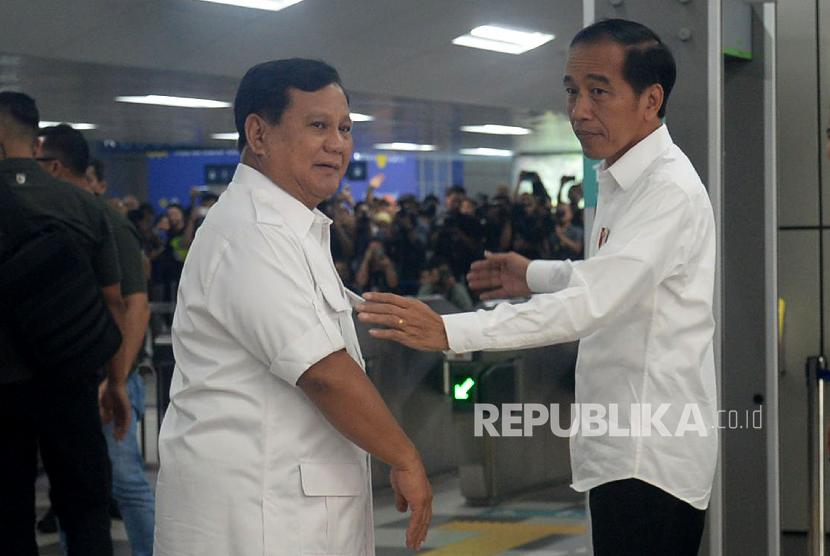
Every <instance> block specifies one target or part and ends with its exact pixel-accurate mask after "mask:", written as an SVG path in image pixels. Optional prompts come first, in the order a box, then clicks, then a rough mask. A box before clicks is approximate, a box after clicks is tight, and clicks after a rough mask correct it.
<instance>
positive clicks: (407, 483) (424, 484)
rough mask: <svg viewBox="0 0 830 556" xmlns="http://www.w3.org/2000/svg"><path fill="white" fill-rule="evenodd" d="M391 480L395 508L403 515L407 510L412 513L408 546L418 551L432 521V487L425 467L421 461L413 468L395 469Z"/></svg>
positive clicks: (408, 532)
mask: <svg viewBox="0 0 830 556" xmlns="http://www.w3.org/2000/svg"><path fill="white" fill-rule="evenodd" d="M389 479H390V481H391V482H392V490H394V491H395V508H397V510H398V511H399V512H401V513H403V512H405V511H406V510H407V508H408V509H410V510H411V512H412V513H411V515H410V517H409V526H408V527H407V528H406V546H407V547H409V548H412V549H415V550H418V549H419V548H421V545H422V544H423V542H424V540H426V537H427V529H429V522H430V521H431V520H432V487H430V485H429V481H428V480H427V476H426V473H425V472H424V467H423V466H422V465H421V462H420V461H418V462H417V465H415V466H413V467H411V468H396V467H393V468H392V471H391V472H390V473H389Z"/></svg>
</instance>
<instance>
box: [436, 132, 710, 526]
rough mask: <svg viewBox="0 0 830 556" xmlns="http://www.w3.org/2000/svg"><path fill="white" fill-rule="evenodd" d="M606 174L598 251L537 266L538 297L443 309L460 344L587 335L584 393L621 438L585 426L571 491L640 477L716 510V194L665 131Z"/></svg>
mask: <svg viewBox="0 0 830 556" xmlns="http://www.w3.org/2000/svg"><path fill="white" fill-rule="evenodd" d="M598 181H599V201H598V206H597V210H596V218H595V221H594V226H593V231H592V233H591V240H590V245H589V249H590V255H591V256H590V258H589V259H587V260H585V261H575V262H571V261H534V262H533V263H531V264H530V267H529V268H528V271H527V282H528V285H529V287H530V289H531V291H533V292H534V293H538V294H539V295H534V296H532V297H531V299H530V300H529V301H528V302H526V303H522V304H518V305H509V304H500V305H499V306H497V307H496V308H495V309H494V310H492V311H477V312H475V313H465V314H459V315H448V316H445V317H443V318H444V323H445V325H446V330H447V336H448V339H449V345H450V349H451V350H453V351H456V352H466V351H475V350H487V349H517V348H527V347H534V346H542V345H548V344H554V343H559V342H568V341H573V340H576V339H579V338H581V339H582V341H581V343H580V346H579V357H578V360H577V367H576V401H577V403H578V404H599V405H600V406H602V408H603V409H599V408H597V407H594V409H592V410H591V411H594V413H593V414H594V415H596V414H597V413H596V411H600V412H605V413H606V417H605V419H604V422H605V423H606V424H607V425H608V428H609V430H611V429H612V428H613V430H614V431H615V433H616V434H610V433H606V434H600V435H593V434H594V433H595V432H596V431H597V430H600V429H597V428H594V429H593V432H591V433H590V434H586V427H584V426H582V427H580V428H579V429H578V433H577V434H576V435H575V436H573V437H572V438H571V467H572V472H573V485H572V486H573V487H574V488H575V489H576V490H580V491H583V490H588V489H590V488H593V487H596V486H599V485H601V484H603V483H606V482H609V481H615V480H620V479H629V478H636V479H640V480H642V481H645V482H647V483H650V484H652V485H655V486H657V487H659V488H661V489H663V490H664V491H666V492H668V493H669V494H672V495H674V496H675V497H677V498H679V499H681V500H684V501H686V502H688V503H689V504H691V505H692V506H694V507H695V508H699V509H705V508H706V507H707V505H708V502H709V497H710V494H711V489H712V479H713V476H714V470H715V464H716V460H717V447H718V438H717V395H716V382H715V365H714V355H713V349H712V341H713V334H714V328H715V322H714V318H713V315H712V296H713V290H714V277H715V223H714V217H713V213H712V207H711V204H710V202H709V197H708V195H707V192H706V189H705V188H704V186H703V184H702V183H701V181H700V178H699V177H698V175H697V173H696V172H695V170H694V168H693V167H692V164H691V163H690V162H689V160H688V158H686V156H685V155H684V154H683V152H682V151H681V150H680V149H679V148H678V147H677V146H676V145H674V143H673V142H672V140H671V137H670V136H669V132H668V130H667V129H666V126H661V127H660V128H658V129H657V130H656V131H654V132H653V133H651V134H650V135H649V136H648V137H646V138H645V139H643V140H642V141H640V142H639V143H637V144H636V145H635V146H634V147H632V148H631V149H630V150H629V151H628V152H627V153H625V154H624V155H623V156H622V157H620V159H619V160H617V162H616V163H614V164H613V165H612V166H610V167H608V168H605V167H604V166H603V167H602V168H601V169H600V170H599V172H598ZM585 410H586V407H584V406H583V407H582V408H581V410H580V413H581V414H582V413H584V412H585ZM560 413H566V412H565V410H562V411H560ZM649 418H650V419H649ZM583 424H584V423H583ZM626 429H628V430H629V433H628V434H626V432H625V431H626ZM678 432H680V433H681V434H680V435H676V433H678ZM649 433H650V435H649ZM666 433H668V435H666Z"/></svg>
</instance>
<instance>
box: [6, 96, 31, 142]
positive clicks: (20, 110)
mask: <svg viewBox="0 0 830 556" xmlns="http://www.w3.org/2000/svg"><path fill="white" fill-rule="evenodd" d="M0 113H3V114H6V115H8V116H10V117H11V118H12V120H14V121H15V122H16V123H17V124H18V125H20V126H21V128H22V129H25V130H26V131H27V132H30V135H31V138H32V139H33V140H34V139H35V138H36V137H37V129H38V125H39V123H40V113H39V112H38V109H37V104H35V99H33V98H32V97H30V96H29V95H27V94H26V93H18V92H16V91H2V92H0Z"/></svg>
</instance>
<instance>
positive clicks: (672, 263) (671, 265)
mask: <svg viewBox="0 0 830 556" xmlns="http://www.w3.org/2000/svg"><path fill="white" fill-rule="evenodd" d="M648 195H649V197H650V198H643V199H640V202H638V203H635V204H634V205H633V206H632V207H631V208H630V209H629V211H628V212H627V213H626V214H625V215H624V216H623V217H622V218H621V222H620V225H618V226H617V227H616V229H615V230H613V231H612V233H611V235H610V236H609V239H608V241H607V243H606V244H605V245H604V246H603V247H602V249H600V250H599V251H598V252H597V253H596V255H594V256H593V257H592V258H590V259H588V260H586V261H577V262H573V263H571V262H568V263H567V264H568V265H570V276H569V279H568V283H567V285H566V287H565V288H564V289H561V290H559V291H556V292H555V293H542V294H539V295H534V296H533V297H532V298H531V299H530V300H529V301H527V302H526V303H521V304H515V305H511V304H509V303H502V304H500V305H498V306H497V307H496V308H495V309H493V310H492V311H484V310H479V311H477V312H475V313H462V314H457V315H446V316H444V317H442V318H443V320H444V327H445V329H446V332H447V339H448V341H449V347H450V350H452V351H453V352H456V353H464V352H468V351H479V350H499V349H521V348H529V347H538V346H543V345H549V344H555V343H562V342H568V341H574V340H577V339H579V338H582V337H585V336H587V335H589V334H591V333H592V332H593V331H595V330H597V329H598V328H600V327H602V326H604V325H605V324H607V323H608V322H609V321H610V320H612V319H613V318H614V317H615V316H617V315H619V314H622V313H623V312H625V311H626V310H627V309H628V308H630V307H631V306H633V305H634V304H635V303H637V302H638V301H639V299H641V298H642V296H644V295H649V294H651V293H653V292H654V290H655V287H656V286H657V284H659V283H660V282H662V281H663V280H664V279H665V278H666V277H667V276H669V275H671V274H672V273H673V272H675V271H676V270H677V269H678V267H679V266H681V265H682V264H683V262H684V261H685V258H686V253H687V251H688V248H689V245H688V243H689V241H690V230H691V229H693V227H694V223H692V222H690V219H691V218H692V214H693V211H692V210H691V209H692V202H691V199H690V198H689V196H688V194H687V193H686V192H685V191H684V190H683V189H682V188H681V187H679V186H678V185H677V184H673V183H670V182H667V183H665V184H664V186H663V187H659V188H655V189H654V190H653V191H651V192H649V194H648ZM531 266H532V267H533V268H531V267H528V284H529V285H530V286H531V289H532V290H533V291H543V292H546V291H551V290H555V288H556V286H557V285H558V283H559V281H560V280H561V279H562V277H563V276H564V274H565V272H566V270H565V267H563V266H562V264H561V263H559V264H552V263H538V264H537V263H533V264H532V265H531Z"/></svg>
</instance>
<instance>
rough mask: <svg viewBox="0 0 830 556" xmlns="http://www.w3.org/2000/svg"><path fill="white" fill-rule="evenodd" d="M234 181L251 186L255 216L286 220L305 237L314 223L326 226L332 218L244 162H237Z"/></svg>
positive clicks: (275, 221)
mask: <svg viewBox="0 0 830 556" xmlns="http://www.w3.org/2000/svg"><path fill="white" fill-rule="evenodd" d="M233 183H234V184H239V185H241V186H243V187H245V188H246V189H250V190H251V192H252V197H253V199H254V205H255V207H256V211H257V218H258V219H261V220H264V221H266V222H273V223H279V222H285V223H286V225H288V227H289V228H291V230H292V231H294V233H296V234H297V235H298V236H299V237H304V236H305V235H306V234H307V233H308V231H309V230H310V229H311V226H312V225H314V224H318V225H321V226H329V225H330V224H331V222H332V221H331V219H329V218H328V217H327V216H326V215H325V214H323V213H322V212H320V210H318V209H316V208H315V209H314V210H309V209H308V207H307V206H305V205H304V204H303V203H301V202H300V200H299V199H297V198H296V197H293V196H292V195H290V194H289V193H288V192H287V191H285V190H284V189H283V188H282V187H280V186H279V185H277V184H276V183H274V182H273V181H271V179H270V178H268V177H267V176H265V175H264V174H263V173H262V172H260V171H259V170H256V169H255V168H252V167H250V166H248V165H247V164H242V163H241V162H240V163H239V164H237V166H236V172H234V175H233ZM275 217H276V218H275Z"/></svg>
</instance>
